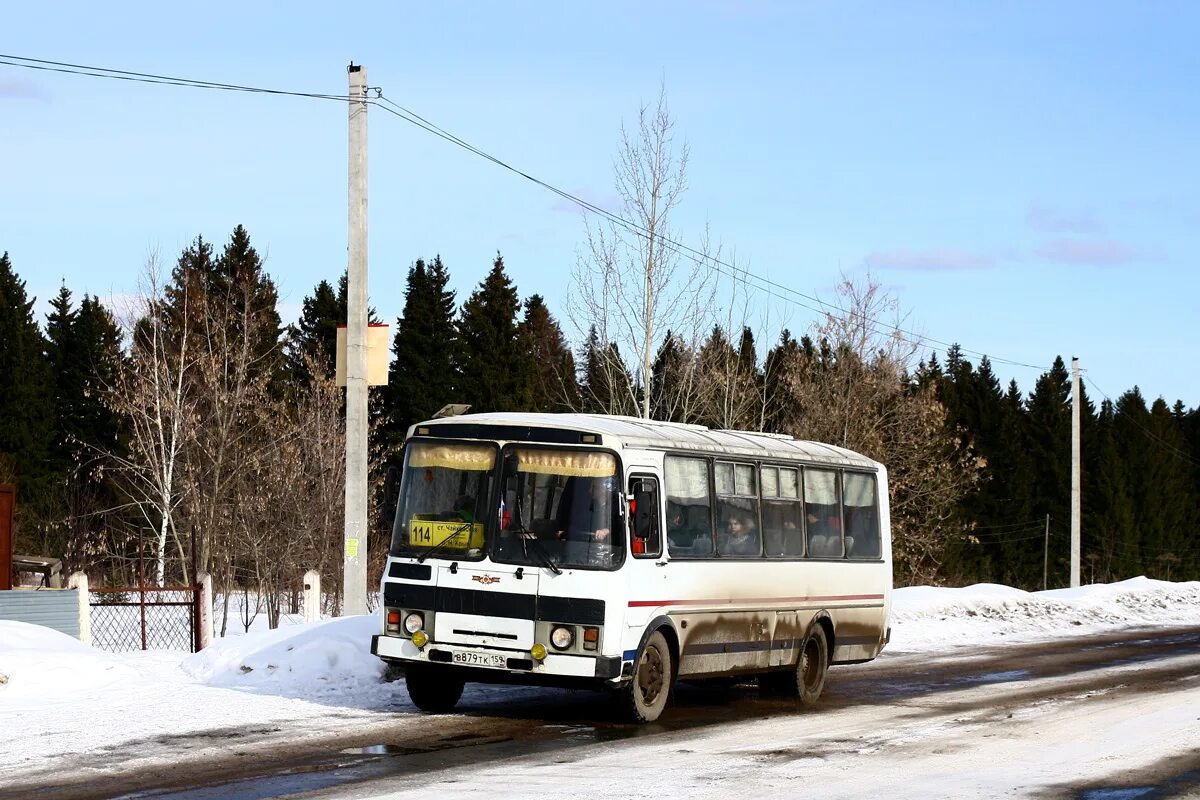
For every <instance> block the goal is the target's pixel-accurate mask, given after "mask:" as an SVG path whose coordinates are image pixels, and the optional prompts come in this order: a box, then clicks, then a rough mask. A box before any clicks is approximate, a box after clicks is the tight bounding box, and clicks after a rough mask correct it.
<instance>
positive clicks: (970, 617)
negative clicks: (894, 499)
mask: <svg viewBox="0 0 1200 800" xmlns="http://www.w3.org/2000/svg"><path fill="white" fill-rule="evenodd" d="M1197 624H1200V582H1197V581H1192V582H1189V583H1168V582H1166V581H1156V580H1151V579H1149V578H1131V579H1130V580H1127V581H1121V582H1120V583H1112V584H1096V585H1092V586H1081V587H1079V588H1078V589H1051V590H1049V591H1045V592H1025V591H1022V590H1020V589H1013V588H1011V587H1008V586H997V585H995V584H976V585H975V586H967V587H965V588H962V589H944V588H936V587H930V586H912V587H908V588H903V589H897V590H895V592H893V594H892V625H893V631H892V642H891V645H890V646H889V648H888V649H889V650H891V651H896V650H900V651H906V650H937V649H944V648H947V647H956V646H962V645H968V644H988V643H996V642H997V640H998V639H999V638H1000V637H1005V638H1006V639H1008V640H1009V641H1011V640H1013V639H1021V640H1029V639H1038V638H1046V637H1049V636H1061V635H1072V636H1078V635H1080V634H1084V633H1093V632H1096V631H1100V630H1112V629H1117V628H1130V627H1140V626H1151V625H1197Z"/></svg>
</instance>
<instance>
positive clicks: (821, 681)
mask: <svg viewBox="0 0 1200 800" xmlns="http://www.w3.org/2000/svg"><path fill="white" fill-rule="evenodd" d="M828 668H829V640H828V639H826V638H825V629H824V628H823V627H821V626H820V625H813V626H812V627H811V628H809V631H808V636H806V637H804V643H803V644H802V645H801V646H800V658H799V660H798V661H797V662H796V684H795V685H796V698H797V699H798V700H799V701H800V705H802V706H811V705H814V704H815V703H816V702H817V700H818V699H820V697H821V692H822V691H823V690H824V689H825V674H826V672H827V671H828Z"/></svg>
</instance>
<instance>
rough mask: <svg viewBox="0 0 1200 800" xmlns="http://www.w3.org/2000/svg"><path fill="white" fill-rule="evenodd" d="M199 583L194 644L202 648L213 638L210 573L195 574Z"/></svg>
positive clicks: (210, 642)
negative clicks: (195, 640)
mask: <svg viewBox="0 0 1200 800" xmlns="http://www.w3.org/2000/svg"><path fill="white" fill-rule="evenodd" d="M196 578H197V580H198V582H199V584H200V592H199V594H200V596H199V597H197V598H196V602H197V603H198V604H199V607H198V608H197V610H196V617H197V619H198V625H197V628H198V630H199V635H198V636H197V637H196V638H197V642H196V646H197V647H198V648H199V649H200V650H203V649H204V648H206V647H208V646H209V645H210V644H212V640H213V618H212V609H213V591H212V575H209V574H208V573H207V572H201V573H200V574H198V575H197V576H196Z"/></svg>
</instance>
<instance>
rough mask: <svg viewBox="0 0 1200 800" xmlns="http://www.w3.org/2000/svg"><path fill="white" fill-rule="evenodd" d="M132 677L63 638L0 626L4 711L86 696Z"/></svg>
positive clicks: (22, 625)
mask: <svg viewBox="0 0 1200 800" xmlns="http://www.w3.org/2000/svg"><path fill="white" fill-rule="evenodd" d="M136 676H137V673H136V671H135V670H133V669H131V668H130V667H128V666H126V665H125V664H124V663H122V662H121V661H120V660H119V659H118V658H117V657H115V656H110V655H108V654H106V653H102V652H100V651H99V650H93V649H92V648H91V647H88V646H87V645H85V644H82V643H80V641H79V640H78V639H75V638H72V637H70V636H67V635H66V634H64V633H59V632H58V631H55V630H51V629H50V628H45V627H42V626H41V625H30V624H29V623H27V622H16V621H13V620H0V703H3V706H4V707H5V708H14V707H15V706H16V705H19V704H25V703H31V704H40V703H44V702H46V701H47V700H57V699H62V698H63V696H64V694H66V695H68V696H70V695H88V694H92V693H95V692H100V691H102V690H104V689H106V688H108V687H109V686H112V685H114V684H117V683H124V682H127V681H132V680H134V679H136Z"/></svg>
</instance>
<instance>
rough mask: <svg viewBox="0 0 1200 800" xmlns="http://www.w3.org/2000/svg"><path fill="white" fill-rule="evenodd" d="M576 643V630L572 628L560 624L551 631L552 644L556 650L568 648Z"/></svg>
mask: <svg viewBox="0 0 1200 800" xmlns="http://www.w3.org/2000/svg"><path fill="white" fill-rule="evenodd" d="M574 643H575V631H574V630H572V629H571V628H568V627H565V626H563V625H559V626H558V627H557V628H555V629H554V630H552V631H550V644H552V645H554V649H555V650H566V649H567V648H568V647H570V646H571V645H573V644H574Z"/></svg>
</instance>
